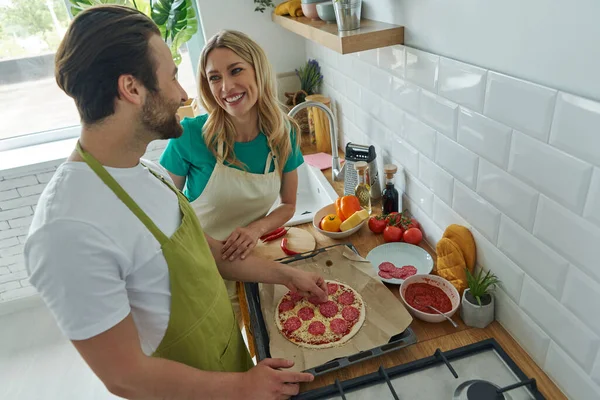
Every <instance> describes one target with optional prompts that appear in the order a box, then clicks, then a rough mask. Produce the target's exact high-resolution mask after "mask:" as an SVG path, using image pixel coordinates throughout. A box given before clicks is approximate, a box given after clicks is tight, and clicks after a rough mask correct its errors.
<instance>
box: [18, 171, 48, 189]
mask: <svg viewBox="0 0 600 400" xmlns="http://www.w3.org/2000/svg"><path fill="white" fill-rule="evenodd" d="M54 172H55V171H52V172H46V173H43V174H37V175H36V177H37V182H33V180H35V178H33V177H27V178H33V180H32V183H31V184H27V185H21V186H31V185H37V183H38V182H39V183H48V182H50V179H52V177H53V176H54ZM21 186H19V187H21Z"/></svg>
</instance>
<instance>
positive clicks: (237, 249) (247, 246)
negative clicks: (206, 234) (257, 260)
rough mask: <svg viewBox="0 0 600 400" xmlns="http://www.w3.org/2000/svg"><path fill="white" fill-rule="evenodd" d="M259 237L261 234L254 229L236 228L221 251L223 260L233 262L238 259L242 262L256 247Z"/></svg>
mask: <svg viewBox="0 0 600 400" xmlns="http://www.w3.org/2000/svg"><path fill="white" fill-rule="evenodd" d="M259 237H260V235H259V233H258V232H257V231H256V230H254V229H252V228H249V227H240V228H236V229H235V230H234V231H233V232H231V234H230V235H229V237H228V238H227V240H225V244H224V245H223V249H222V250H221V252H222V255H221V258H222V259H223V260H227V259H229V261H233V260H235V259H236V258H238V257H239V258H241V259H242V260H243V259H245V258H246V257H247V256H248V254H250V252H251V251H252V249H253V248H254V247H255V246H256V243H257V242H258V239H259Z"/></svg>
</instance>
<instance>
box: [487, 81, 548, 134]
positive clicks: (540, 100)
mask: <svg viewBox="0 0 600 400" xmlns="http://www.w3.org/2000/svg"><path fill="white" fill-rule="evenodd" d="M555 100H556V90H553V89H549V88H547V87H544V86H540V85H536V84H535V83H531V82H526V81H523V80H520V79H516V78H512V77H509V76H506V75H501V74H498V73H496V72H491V71H490V72H488V77H487V90H486V95H485V108H484V114H485V115H487V116H488V117H491V118H493V119H495V120H498V121H500V122H503V123H505V124H507V125H509V126H511V127H513V128H516V129H518V130H521V131H523V132H525V133H527V134H528V135H530V136H532V137H534V138H536V139H539V140H542V141H544V142H547V141H548V135H549V133H550V124H551V123H552V113H553V111H554V103H555Z"/></svg>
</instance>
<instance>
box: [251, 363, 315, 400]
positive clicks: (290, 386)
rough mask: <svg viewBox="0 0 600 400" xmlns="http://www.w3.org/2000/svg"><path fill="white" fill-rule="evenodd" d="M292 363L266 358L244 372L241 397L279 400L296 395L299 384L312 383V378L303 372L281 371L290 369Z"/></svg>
mask: <svg viewBox="0 0 600 400" xmlns="http://www.w3.org/2000/svg"><path fill="white" fill-rule="evenodd" d="M293 365H294V362H293V361H288V360H284V359H281V358H267V359H264V360H262V361H261V362H259V363H258V365H256V366H255V367H254V368H252V369H251V370H250V371H248V372H246V373H245V374H244V375H245V376H244V378H243V383H242V393H243V397H244V398H245V399H248V400H254V399H256V400H272V399H276V400H280V399H288V398H290V397H291V396H295V395H297V394H298V391H299V390H300V385H299V383H300V382H312V381H313V379H314V377H313V376H312V375H311V374H307V373H305V372H290V371H281V369H283V368H290V367H292V366H293Z"/></svg>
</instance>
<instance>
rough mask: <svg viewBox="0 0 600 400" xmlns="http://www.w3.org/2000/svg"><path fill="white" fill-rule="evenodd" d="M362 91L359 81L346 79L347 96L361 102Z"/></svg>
mask: <svg viewBox="0 0 600 400" xmlns="http://www.w3.org/2000/svg"><path fill="white" fill-rule="evenodd" d="M361 93H362V89H361V87H360V85H359V84H358V83H356V82H355V81H354V79H347V80H346V97H347V98H348V99H349V100H350V101H352V102H353V103H354V104H357V105H358V104H361V100H360V98H361Z"/></svg>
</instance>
